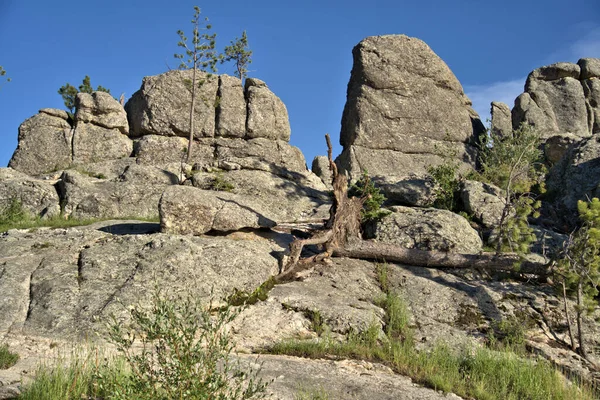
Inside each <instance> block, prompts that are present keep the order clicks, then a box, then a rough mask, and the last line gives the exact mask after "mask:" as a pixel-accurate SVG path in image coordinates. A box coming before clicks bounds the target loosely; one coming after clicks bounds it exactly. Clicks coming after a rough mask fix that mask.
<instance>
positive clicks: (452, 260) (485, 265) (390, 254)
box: [333, 240, 548, 276]
mask: <svg viewBox="0 0 600 400" xmlns="http://www.w3.org/2000/svg"><path fill="white" fill-rule="evenodd" d="M333 255H334V256H337V257H350V258H360V259H369V260H383V261H390V262H397V263H401V264H408V265H415V266H420V267H433V268H457V269H465V268H479V269H482V270H486V271H517V272H520V273H524V274H535V275H540V276H545V275H546V274H547V272H548V269H547V266H546V265H545V264H543V263H538V262H532V261H527V260H521V259H520V258H519V256H518V255H516V254H508V253H504V254H500V255H498V254H494V253H480V254H461V253H449V252H442V251H426V250H420V249H407V248H405V247H401V246H396V245H391V244H386V243H380V242H372V241H367V240H359V241H354V242H352V243H348V244H347V245H346V246H345V247H343V248H342V247H339V248H336V249H335V250H334V251H333ZM519 263H520V266H519V268H518V269H516V268H515V265H517V264H519Z"/></svg>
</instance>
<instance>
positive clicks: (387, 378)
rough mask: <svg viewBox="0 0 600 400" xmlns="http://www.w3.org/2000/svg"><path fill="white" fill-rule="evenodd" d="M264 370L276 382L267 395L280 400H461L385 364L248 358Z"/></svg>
mask: <svg viewBox="0 0 600 400" xmlns="http://www.w3.org/2000/svg"><path fill="white" fill-rule="evenodd" d="M245 359H248V361H250V360H252V361H254V363H253V365H260V366H261V367H262V370H261V373H260V376H261V377H262V378H263V379H265V380H269V379H274V381H273V382H272V383H271V384H270V385H269V387H268V389H267V392H268V393H269V394H272V395H273V396H275V397H274V398H276V399H280V400H296V399H304V398H309V399H354V400H398V399H401V400H442V399H446V400H460V399H461V397H459V396H457V395H455V394H452V393H442V392H441V391H437V390H434V389H429V388H425V387H422V386H420V385H417V384H415V383H414V382H413V381H412V380H411V379H410V378H407V377H405V376H402V375H397V374H394V373H393V372H392V371H391V369H389V368H388V367H385V366H383V365H380V364H377V363H372V362H368V361H359V360H338V361H334V360H307V359H302V358H297V357H285V356H260V357H259V358H258V359H255V357H254V358H253V357H251V356H245Z"/></svg>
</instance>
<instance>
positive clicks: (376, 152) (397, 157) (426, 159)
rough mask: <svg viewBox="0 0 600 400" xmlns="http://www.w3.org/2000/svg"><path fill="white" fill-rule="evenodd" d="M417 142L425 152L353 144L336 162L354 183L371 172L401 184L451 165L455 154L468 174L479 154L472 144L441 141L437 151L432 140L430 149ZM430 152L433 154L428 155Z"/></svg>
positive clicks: (373, 176) (373, 175)
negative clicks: (413, 177)
mask: <svg viewBox="0 0 600 400" xmlns="http://www.w3.org/2000/svg"><path fill="white" fill-rule="evenodd" d="M415 142H420V143H421V145H419V148H420V149H421V150H418V151H415V152H414V153H413V152H410V153H405V152H402V151H396V150H388V149H372V148H369V147H363V146H358V145H352V146H350V147H346V148H345V149H344V150H343V151H342V153H341V154H340V155H339V156H338V157H337V158H336V160H335V162H336V164H337V165H338V168H339V169H340V170H341V171H343V172H344V171H345V172H346V173H347V174H348V175H349V177H350V180H351V181H356V180H357V179H359V178H360V176H361V175H362V174H363V172H364V171H367V172H368V173H369V176H371V177H372V178H378V179H382V180H384V181H388V182H391V181H394V180H395V181H400V180H402V179H404V178H405V177H406V175H407V174H409V173H412V174H416V175H420V176H423V175H426V174H427V170H428V169H429V167H435V166H438V165H440V164H445V163H448V161H449V155H453V154H456V155H457V156H456V158H453V157H452V156H450V158H451V159H452V160H456V161H458V163H459V167H460V169H461V171H464V172H466V171H469V170H471V169H472V162H473V160H475V151H474V149H473V148H472V147H471V146H469V145H466V144H464V143H449V142H447V143H443V144H442V142H439V143H438V144H439V145H438V146H437V148H436V146H435V144H434V143H432V142H431V141H429V145H430V146H427V145H426V144H425V143H424V142H423V141H419V140H417V139H416V138H415ZM413 145H414V144H413ZM413 149H414V148H413ZM427 149H430V150H431V151H432V152H431V153H427ZM432 149H435V150H432Z"/></svg>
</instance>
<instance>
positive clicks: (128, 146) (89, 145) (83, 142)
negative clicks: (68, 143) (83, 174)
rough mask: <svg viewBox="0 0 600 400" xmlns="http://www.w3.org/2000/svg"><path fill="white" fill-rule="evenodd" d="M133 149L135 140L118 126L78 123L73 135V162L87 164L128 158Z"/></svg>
mask: <svg viewBox="0 0 600 400" xmlns="http://www.w3.org/2000/svg"><path fill="white" fill-rule="evenodd" d="M132 151H133V141H132V140H131V139H129V137H127V136H126V135H123V134H122V133H121V132H120V131H119V129H118V128H113V129H107V128H103V127H101V126H98V125H95V124H88V123H79V122H78V123H77V127H76V128H75V134H74V135H73V163H75V164H86V163H94V162H100V161H107V160H117V159H119V158H126V157H129V156H130V155H131V153H132Z"/></svg>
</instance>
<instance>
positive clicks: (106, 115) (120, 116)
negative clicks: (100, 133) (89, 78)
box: [75, 92, 129, 135]
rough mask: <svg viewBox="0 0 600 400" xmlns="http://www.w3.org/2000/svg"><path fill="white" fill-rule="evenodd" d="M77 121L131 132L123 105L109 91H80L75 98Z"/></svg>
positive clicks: (126, 132)
mask: <svg viewBox="0 0 600 400" xmlns="http://www.w3.org/2000/svg"><path fill="white" fill-rule="evenodd" d="M75 107H76V109H77V112H76V113H75V121H76V122H78V123H87V124H94V125H97V126H100V127H103V128H106V129H118V130H119V132H121V133H122V134H124V135H127V134H128V133H129V124H128V123H127V114H126V113H125V109H124V108H123V106H122V105H121V104H120V103H119V102H118V101H117V100H115V99H114V98H113V97H112V96H111V95H110V94H109V93H106V92H93V93H92V94H88V93H78V94H77V97H76V99H75Z"/></svg>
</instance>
